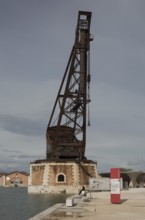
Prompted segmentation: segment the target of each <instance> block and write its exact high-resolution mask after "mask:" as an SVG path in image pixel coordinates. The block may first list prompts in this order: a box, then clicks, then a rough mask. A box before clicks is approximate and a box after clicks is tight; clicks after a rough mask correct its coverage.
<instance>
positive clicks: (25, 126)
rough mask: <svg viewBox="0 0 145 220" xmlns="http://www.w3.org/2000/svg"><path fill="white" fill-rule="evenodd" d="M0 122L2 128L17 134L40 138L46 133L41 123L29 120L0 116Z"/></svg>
mask: <svg viewBox="0 0 145 220" xmlns="http://www.w3.org/2000/svg"><path fill="white" fill-rule="evenodd" d="M0 122H1V128H3V129H4V130H6V131H9V132H12V133H16V134H21V135H25V136H39V135H42V134H43V132H44V126H42V124H41V123H40V122H39V121H36V120H31V119H28V118H20V117H16V116H13V115H3V114H0Z"/></svg>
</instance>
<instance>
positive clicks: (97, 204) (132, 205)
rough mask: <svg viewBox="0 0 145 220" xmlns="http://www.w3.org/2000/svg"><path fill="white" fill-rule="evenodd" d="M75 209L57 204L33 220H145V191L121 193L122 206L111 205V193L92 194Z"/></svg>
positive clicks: (131, 190)
mask: <svg viewBox="0 0 145 220" xmlns="http://www.w3.org/2000/svg"><path fill="white" fill-rule="evenodd" d="M91 196H92V197H93V198H92V199H90V200H88V201H82V200H80V201H79V202H78V203H77V204H76V205H75V206H73V207H66V206H65V204H57V205H56V206H53V207H52V208H50V209H48V210H46V211H45V212H42V213H40V214H39V215H37V216H35V217H34V218H31V220H63V219H64V220H75V219H76V220H77V219H78V220H79V219H82V220H145V189H130V190H126V191H122V192H121V204H111V203H110V192H97V193H92V194H91Z"/></svg>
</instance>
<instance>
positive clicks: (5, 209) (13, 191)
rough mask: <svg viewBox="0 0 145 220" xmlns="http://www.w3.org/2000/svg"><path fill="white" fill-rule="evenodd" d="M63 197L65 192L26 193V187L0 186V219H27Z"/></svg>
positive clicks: (62, 200)
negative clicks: (55, 193) (56, 193)
mask: <svg viewBox="0 0 145 220" xmlns="http://www.w3.org/2000/svg"><path fill="white" fill-rule="evenodd" d="M65 199H66V195H65V194H58V195H52V194H28V193H27V188H19V187H15V188H5V187H0V220H27V219H29V218H31V217H33V216H34V215H36V214H38V213H39V212H42V211H44V210H45V209H48V208H49V207H51V206H52V205H55V204H56V203H64V202H65Z"/></svg>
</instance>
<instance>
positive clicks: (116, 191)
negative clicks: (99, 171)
mask: <svg viewBox="0 0 145 220" xmlns="http://www.w3.org/2000/svg"><path fill="white" fill-rule="evenodd" d="M110 178H111V194H110V198H111V203H116V204H120V188H121V185H120V169H119V168H111V169H110Z"/></svg>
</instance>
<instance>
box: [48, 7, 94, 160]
mask: <svg viewBox="0 0 145 220" xmlns="http://www.w3.org/2000/svg"><path fill="white" fill-rule="evenodd" d="M90 24H91V12H86V11H79V13H78V21H77V26H76V33H75V41H74V45H73V47H72V51H71V54H70V57H69V60H68V63H67V66H66V70H65V73H64V76H63V78H62V82H61V85H60V88H59V91H58V94H57V97H56V101H55V103H54V107H53V110H52V113H51V116H50V120H49V123H48V127H47V131H46V141H47V148H46V159H47V160H51V159H52V160H54V159H55V160H62V159H63V160H65V159H66V160H68V159H72V160H74V159H78V160H84V159H86V157H85V148H86V125H87V114H89V110H87V104H88V103H89V102H90V94H89V93H90V92H89V88H90V41H92V36H91V34H90ZM89 123H90V122H89V119H88V124H89Z"/></svg>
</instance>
